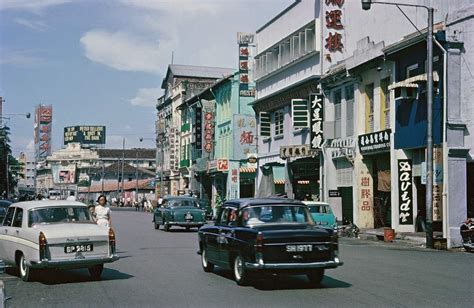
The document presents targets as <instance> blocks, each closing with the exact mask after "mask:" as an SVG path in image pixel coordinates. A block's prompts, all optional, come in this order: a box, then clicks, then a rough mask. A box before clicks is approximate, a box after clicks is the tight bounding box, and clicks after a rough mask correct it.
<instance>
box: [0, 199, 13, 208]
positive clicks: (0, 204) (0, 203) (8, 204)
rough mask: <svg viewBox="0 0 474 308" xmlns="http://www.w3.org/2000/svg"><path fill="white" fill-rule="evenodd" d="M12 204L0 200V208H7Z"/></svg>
mask: <svg viewBox="0 0 474 308" xmlns="http://www.w3.org/2000/svg"><path fill="white" fill-rule="evenodd" d="M10 204H12V202H11V201H8V200H0V207H9V206H10Z"/></svg>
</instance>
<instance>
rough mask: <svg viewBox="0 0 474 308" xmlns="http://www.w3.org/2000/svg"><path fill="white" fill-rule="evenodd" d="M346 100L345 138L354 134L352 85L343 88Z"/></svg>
mask: <svg viewBox="0 0 474 308" xmlns="http://www.w3.org/2000/svg"><path fill="white" fill-rule="evenodd" d="M344 92H345V99H346V136H347V137H349V136H352V135H353V134H354V85H352V84H351V85H348V86H346V87H345V88H344Z"/></svg>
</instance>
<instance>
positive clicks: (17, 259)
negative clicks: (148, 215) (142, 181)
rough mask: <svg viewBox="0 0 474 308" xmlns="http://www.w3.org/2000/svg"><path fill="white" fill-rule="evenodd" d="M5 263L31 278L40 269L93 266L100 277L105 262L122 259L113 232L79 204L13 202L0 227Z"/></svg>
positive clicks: (1, 255) (0, 256) (0, 257)
mask: <svg viewBox="0 0 474 308" xmlns="http://www.w3.org/2000/svg"><path fill="white" fill-rule="evenodd" d="M0 260H3V261H4V262H5V263H6V264H7V266H8V265H9V266H17V267H19V272H20V277H21V279H22V280H24V281H28V280H29V279H30V274H31V271H32V270H34V269H37V268H54V269H71V268H88V269H89V273H90V275H91V276H92V278H94V279H99V278H100V276H101V274H102V271H103V269H104V263H109V262H113V261H116V260H118V256H117V254H116V250H115V233H114V231H113V230H112V228H107V227H101V226H98V225H97V224H95V223H94V222H93V220H92V218H91V215H90V213H89V211H88V209H87V206H86V205H85V204H83V203H80V202H75V201H62V200H61V201H51V200H44V201H28V202H19V203H13V204H12V205H11V206H10V207H9V208H8V210H7V213H6V216H5V218H4V220H3V223H2V226H1V229H0Z"/></svg>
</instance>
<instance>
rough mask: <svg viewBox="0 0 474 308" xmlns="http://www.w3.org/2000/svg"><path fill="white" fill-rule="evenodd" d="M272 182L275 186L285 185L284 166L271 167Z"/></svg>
mask: <svg viewBox="0 0 474 308" xmlns="http://www.w3.org/2000/svg"><path fill="white" fill-rule="evenodd" d="M273 182H274V183H275V184H277V185H284V184H285V166H273Z"/></svg>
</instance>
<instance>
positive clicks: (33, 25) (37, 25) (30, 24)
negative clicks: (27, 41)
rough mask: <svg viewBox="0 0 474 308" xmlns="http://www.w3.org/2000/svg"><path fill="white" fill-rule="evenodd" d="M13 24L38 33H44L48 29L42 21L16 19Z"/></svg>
mask: <svg viewBox="0 0 474 308" xmlns="http://www.w3.org/2000/svg"><path fill="white" fill-rule="evenodd" d="M15 22H16V23H17V24H19V25H22V26H25V27H27V28H30V29H32V30H35V31H39V32H42V31H45V30H46V29H47V28H48V26H47V25H46V24H45V23H44V22H42V21H32V20H27V19H23V18H17V19H15Z"/></svg>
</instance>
